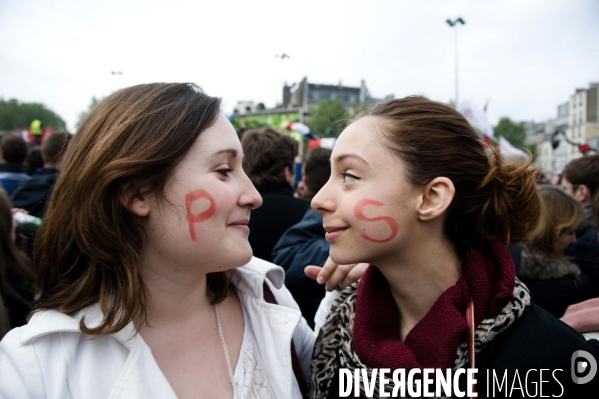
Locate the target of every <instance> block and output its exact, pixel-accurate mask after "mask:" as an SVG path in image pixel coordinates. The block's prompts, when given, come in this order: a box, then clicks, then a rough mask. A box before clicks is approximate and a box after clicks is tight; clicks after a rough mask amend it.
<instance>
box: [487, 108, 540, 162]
mask: <svg viewBox="0 0 599 399" xmlns="http://www.w3.org/2000/svg"><path fill="white" fill-rule="evenodd" d="M494 133H495V136H496V137H499V136H502V137H505V139H506V140H507V141H509V142H510V143H512V145H513V146H514V147H517V148H520V149H523V150H528V151H530V153H531V154H532V156H533V160H534V159H535V158H536V155H537V145H536V144H533V145H526V126H525V124H524V122H514V121H512V120H511V119H510V118H508V117H507V116H504V117H503V118H501V119H500V120H499V123H498V124H497V126H495V128H494Z"/></svg>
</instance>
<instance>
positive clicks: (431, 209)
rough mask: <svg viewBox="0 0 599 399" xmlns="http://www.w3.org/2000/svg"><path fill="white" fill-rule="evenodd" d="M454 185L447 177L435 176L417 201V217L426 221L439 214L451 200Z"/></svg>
mask: <svg viewBox="0 0 599 399" xmlns="http://www.w3.org/2000/svg"><path fill="white" fill-rule="evenodd" d="M454 195H455V187H454V185H453V182H452V181H451V180H449V179H448V178H447V177H437V178H435V179H433V180H432V181H431V182H430V183H428V184H427V185H426V186H425V187H424V188H423V191H422V194H421V197H420V198H419V201H418V203H417V209H416V211H417V213H418V219H420V220H422V221H428V220H432V219H435V218H437V217H439V216H441V215H442V214H443V213H445V211H446V210H447V208H448V207H449V205H450V204H451V201H452V200H453V197H454Z"/></svg>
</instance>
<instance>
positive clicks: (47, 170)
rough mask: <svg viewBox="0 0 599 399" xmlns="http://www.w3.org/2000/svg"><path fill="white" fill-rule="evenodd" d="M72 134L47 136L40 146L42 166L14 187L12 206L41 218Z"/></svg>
mask: <svg viewBox="0 0 599 399" xmlns="http://www.w3.org/2000/svg"><path fill="white" fill-rule="evenodd" d="M71 137H72V135H71V134H70V133H68V132H56V133H53V134H51V135H50V136H48V138H47V139H46V140H44V143H43V144H42V147H41V153H42V159H43V161H44V164H43V167H42V168H38V169H37V170H36V171H35V173H34V174H33V176H31V179H29V180H26V181H23V182H21V183H19V184H17V185H16V186H15V187H14V190H13V193H12V195H11V200H12V203H13V206H14V207H17V208H22V209H25V210H27V211H28V212H29V214H30V215H32V216H35V217H38V218H43V217H44V214H45V213H46V206H47V203H48V199H49V198H50V194H51V193H52V189H53V188H54V183H55V182H56V177H57V176H58V172H59V171H60V170H61V168H62V164H63V160H64V157H65V154H66V152H67V148H68V146H69V141H70V140H71Z"/></svg>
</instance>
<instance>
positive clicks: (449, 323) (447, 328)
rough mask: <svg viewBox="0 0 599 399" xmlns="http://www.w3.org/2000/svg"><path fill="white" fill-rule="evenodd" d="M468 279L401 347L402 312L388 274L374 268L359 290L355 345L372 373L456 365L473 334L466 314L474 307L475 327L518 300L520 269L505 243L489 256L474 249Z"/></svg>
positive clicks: (467, 267) (445, 296)
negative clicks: (459, 352) (460, 350)
mask: <svg viewBox="0 0 599 399" xmlns="http://www.w3.org/2000/svg"><path fill="white" fill-rule="evenodd" d="M463 266H464V267H463V273H464V274H463V276H462V277H461V278H460V279H459V280H458V282H457V283H456V284H455V285H454V286H452V287H450V288H449V289H447V291H445V292H444V293H443V294H441V296H440V297H439V298H438V299H437V301H436V302H435V303H434V305H433V307H432V308H431V309H430V310H429V311H428V313H427V314H426V315H425V316H424V318H423V319H422V320H420V322H418V324H417V325H416V326H415V327H414V328H413V329H412V330H411V331H410V333H409V334H408V336H407V337H406V339H405V342H401V341H400V339H399V310H398V309H397V306H396V305H395V301H394V300H393V296H392V295H391V291H390V290H389V284H388V283H387V280H386V279H385V277H384V276H383V274H382V273H381V272H380V271H379V270H378V269H377V268H376V267H374V266H372V265H371V266H370V267H369V268H368V269H367V270H366V271H365V272H364V274H363V276H362V279H361V280H360V284H359V286H358V296H357V303H356V314H355V319H354V330H353V345H354V349H355V352H356V354H357V355H358V357H359V358H360V360H361V361H362V363H364V364H366V365H367V366H369V367H371V368H389V369H391V370H395V369H398V368H406V369H412V368H441V369H445V368H448V367H450V366H451V363H452V361H453V359H454V358H455V356H456V352H457V348H458V345H459V344H460V342H461V341H463V340H465V338H466V333H467V331H468V324H467V322H466V316H465V315H466V309H467V307H468V303H469V301H470V298H471V297H472V300H473V302H474V317H475V320H474V325H475V326H478V325H479V324H480V322H481V321H482V320H483V319H484V318H488V317H492V316H495V315H496V314H497V313H499V311H500V310H501V309H502V308H503V307H504V306H505V305H507V303H508V302H509V301H510V300H511V299H512V296H513V291H514V285H515V278H516V273H515V267H514V262H513V260H512V257H511V256H510V253H509V252H508V250H507V248H506V247H505V246H503V245H502V244H500V243H499V242H493V243H491V244H490V245H489V249H488V251H486V252H482V251H475V250H468V251H467V252H466V253H465V255H464V262H463Z"/></svg>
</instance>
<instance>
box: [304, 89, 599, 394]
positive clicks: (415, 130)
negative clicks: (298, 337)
mask: <svg viewBox="0 0 599 399" xmlns="http://www.w3.org/2000/svg"><path fill="white" fill-rule="evenodd" d="M528 166H529V165H524V166H521V167H517V166H511V165H506V164H504V163H503V162H502V161H501V158H500V157H499V156H498V155H497V154H496V153H495V152H494V151H492V150H486V149H485V147H484V144H483V142H482V140H481V139H480V137H479V136H478V135H477V133H476V132H475V131H474V130H473V129H472V127H470V125H469V124H468V122H467V121H466V120H465V119H464V118H463V117H462V116H461V115H460V114H459V113H458V112H456V111H455V110H453V109H452V108H450V107H448V106H447V105H444V104H441V103H437V102H433V101H430V100H427V99H425V98H422V97H408V98H404V99H399V100H391V101H386V102H383V103H380V104H377V105H375V106H374V107H372V108H371V109H369V110H367V111H366V112H364V113H363V114H361V115H360V116H358V118H357V119H356V120H355V121H354V122H353V123H352V124H350V125H349V126H348V127H347V128H346V129H345V131H344V132H343V133H342V134H341V135H340V137H339V139H338V141H337V143H336V145H335V148H334V149H333V153H332V156H331V177H330V179H329V181H328V182H327V184H326V185H325V186H324V187H323V188H322V189H321V190H320V192H319V193H318V194H317V195H316V196H315V197H314V199H313V200H312V207H313V208H314V209H315V210H316V211H317V212H319V213H321V214H322V215H323V217H324V227H325V230H326V232H327V233H326V238H327V240H328V241H329V242H330V244H331V250H330V256H331V259H332V260H333V261H334V262H335V263H338V264H348V263H358V262H367V263H370V267H369V268H368V269H367V270H366V272H365V273H364V275H363V276H362V279H361V280H360V281H359V282H358V283H355V284H353V285H351V286H349V287H347V288H346V289H344V290H343V291H341V293H340V294H339V295H338V297H337V298H336V299H335V301H334V303H333V305H332V306H331V309H330V313H329V315H328V317H327V318H326V322H325V323H324V325H323V326H322V328H321V329H320V333H319V336H318V339H317V342H316V346H315V351H314V358H313V360H312V368H311V375H312V376H311V395H312V397H314V398H332V397H337V396H338V393H339V392H338V389H339V371H340V369H342V368H343V369H349V370H350V371H351V374H352V376H353V375H354V372H353V371H354V370H357V369H366V370H367V373H368V375H370V376H372V370H373V369H384V368H385V369H390V370H391V372H393V371H394V370H397V369H404V370H405V371H406V374H407V373H408V371H409V370H410V369H414V368H418V369H423V368H433V369H442V370H445V369H452V370H453V371H456V370H457V369H460V368H477V369H478V374H477V387H476V390H477V391H478V392H479V397H485V396H486V395H487V394H488V392H487V387H488V385H487V383H489V384H491V382H492V381H491V380H489V381H487V379H488V375H487V370H489V371H490V370H494V371H495V373H496V375H498V376H499V378H502V377H503V375H504V374H503V373H504V371H505V372H507V381H508V386H509V387H512V382H513V381H514V379H515V378H516V377H517V376H520V377H521V383H520V385H521V389H522V390H524V389H525V390H526V391H525V392H529V393H530V394H532V393H533V390H534V389H535V388H536V389H537V391H538V389H539V386H538V385H539V381H540V380H542V381H543V383H542V384H543V386H542V389H543V391H542V394H543V395H547V394H548V393H550V392H551V393H555V394H556V395H559V394H560V392H561V391H563V395H562V396H561V397H582V396H580V395H581V394H582V393H584V392H587V391H586V390H588V389H590V391H589V392H593V389H594V390H595V392H596V389H597V383H596V381H597V379H598V378H595V380H593V381H594V382H595V384H594V385H593V383H592V382H591V383H588V384H586V385H577V384H575V383H574V382H573V379H572V378H571V375H570V361H571V357H572V354H573V353H574V352H575V351H577V350H585V351H587V352H593V354H594V355H595V357H596V358H597V357H598V356H597V352H598V351H597V350H596V347H594V346H593V344H592V343H587V342H586V341H585V340H584V339H583V338H582V336H580V335H579V334H578V333H576V332H575V331H573V330H572V329H570V328H569V327H567V326H566V325H565V324H563V323H561V322H560V321H559V320H557V319H555V318H554V317H552V316H551V315H549V314H548V313H546V312H544V311H543V310H541V309H540V308H538V307H536V306H535V305H534V304H532V303H531V301H530V295H529V292H528V290H527V288H526V287H525V286H524V285H523V284H522V283H521V282H519V281H518V280H517V279H516V275H515V270H514V263H513V261H512V258H511V257H510V254H509V252H508V250H507V248H506V246H508V245H513V244H515V243H519V242H521V241H522V240H524V238H525V237H526V236H527V234H528V233H529V232H531V231H532V230H533V229H534V228H535V226H536V225H537V223H538V220H539V216H540V204H541V202H540V198H539V195H538V192H537V189H536V186H535V177H536V171H535V170H533V169H531V168H529V167H528ZM327 310H328V309H324V308H321V311H327ZM317 319H318V315H317ZM317 327H318V326H317ZM532 369H534V370H536V374H534V376H533V374H531V373H529V374H526V376H527V378H526V381H525V379H524V375H525V373H526V372H527V371H528V370H532ZM540 369H551V371H554V370H557V369H561V371H556V372H555V373H554V374H553V377H552V374H551V372H549V373H547V372H545V373H544V374H542V375H541V376H540V377H539V370H540ZM360 373H361V372H360ZM360 375H361V374H360ZM388 377H389V378H390V375H388ZM517 382H518V381H517V380H516V385H517ZM535 384H536V385H535ZM460 385H461V387H460V388H461V390H465V389H466V379H465V378H464V379H461V380H460ZM592 385H593V387H591V386H592ZM390 387H391V388H392V387H393V383H391V384H390ZM495 389H497V387H495ZM361 391H362V396H364V397H365V396H371V395H366V393H365V391H364V385H361ZM433 391H434V389H433ZM520 392H521V391H520V390H516V391H515V393H514V392H511V395H510V396H512V395H515V394H519V393H520ZM522 392H524V391H522ZM352 394H353V390H352ZM382 394H383V393H382V392H379V384H378V380H377V383H376V384H375V391H374V396H375V397H378V396H382ZM505 394H506V392H505V387H504V391H502V393H501V394H499V396H503V395H505ZM495 395H497V391H496V392H495ZM583 396H584V395H583ZM497 397H498V396H497ZM512 397H514V396H512Z"/></svg>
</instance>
